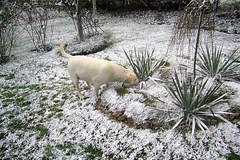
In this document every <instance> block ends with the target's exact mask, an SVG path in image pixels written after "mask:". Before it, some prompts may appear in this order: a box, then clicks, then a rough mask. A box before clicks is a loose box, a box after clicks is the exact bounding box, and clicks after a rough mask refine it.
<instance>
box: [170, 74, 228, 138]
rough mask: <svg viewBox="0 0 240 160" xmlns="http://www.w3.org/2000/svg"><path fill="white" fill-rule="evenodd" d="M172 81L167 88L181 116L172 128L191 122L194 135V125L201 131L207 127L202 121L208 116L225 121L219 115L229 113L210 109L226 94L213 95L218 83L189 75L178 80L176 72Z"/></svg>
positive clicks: (218, 85)
mask: <svg viewBox="0 0 240 160" xmlns="http://www.w3.org/2000/svg"><path fill="white" fill-rule="evenodd" d="M172 82H173V85H172V86H170V85H169V86H168V87H167V88H168V90H169V93H170V94H171V96H172V97H173V99H174V104H175V105H176V106H178V107H180V108H181V113H180V115H181V116H180V117H178V118H176V119H175V120H177V122H176V124H175V125H174V126H173V129H175V128H176V127H178V126H179V125H180V124H181V123H185V124H191V126H192V135H194V132H195V129H196V126H198V127H199V128H200V129H202V130H203V131H204V130H207V129H208V127H207V125H206V124H205V123H204V122H205V120H206V119H207V117H209V116H211V117H218V118H220V119H222V120H224V121H227V120H226V119H225V118H224V117H222V116H221V115H222V114H230V113H227V112H214V111H213V109H212V107H213V106H215V105H217V104H219V103H220V102H222V101H223V97H224V96H225V95H226V94H223V95H221V96H218V97H217V96H215V94H216V92H217V91H218V89H219V87H220V86H221V84H220V83H215V84H209V82H208V79H205V80H198V79H197V78H195V79H193V78H192V77H191V76H187V78H185V79H182V80H180V79H179V77H178V75H177V73H176V72H175V75H174V77H173V78H172Z"/></svg>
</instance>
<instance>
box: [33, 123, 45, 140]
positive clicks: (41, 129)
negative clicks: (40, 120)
mask: <svg viewBox="0 0 240 160" xmlns="http://www.w3.org/2000/svg"><path fill="white" fill-rule="evenodd" d="M33 130H35V131H37V132H39V136H38V139H42V138H43V137H46V136H48V135H49V131H48V129H47V128H46V127H45V126H44V125H42V124H37V125H36V127H34V128H33Z"/></svg>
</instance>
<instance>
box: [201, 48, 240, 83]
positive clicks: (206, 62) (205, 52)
mask: <svg viewBox="0 0 240 160" xmlns="http://www.w3.org/2000/svg"><path fill="white" fill-rule="evenodd" d="M236 53H237V50H234V51H233V52H232V53H231V54H230V56H229V57H224V55H223V51H222V47H216V46H212V47H211V48H210V47H209V46H206V47H205V48H203V47H201V51H200V52H199V53H198V54H199V63H198V66H199V68H200V69H199V71H200V73H202V74H203V75H204V76H209V77H212V78H219V79H222V78H224V79H226V78H236V77H237V76H238V75H239V73H237V72H236V67H238V66H239V65H240V64H236V62H237V61H238V60H239V58H240V55H238V56H236Z"/></svg>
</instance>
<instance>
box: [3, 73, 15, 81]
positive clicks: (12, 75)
mask: <svg viewBox="0 0 240 160" xmlns="http://www.w3.org/2000/svg"><path fill="white" fill-rule="evenodd" d="M2 77H5V80H11V79H13V78H15V74H13V73H10V74H0V78H2Z"/></svg>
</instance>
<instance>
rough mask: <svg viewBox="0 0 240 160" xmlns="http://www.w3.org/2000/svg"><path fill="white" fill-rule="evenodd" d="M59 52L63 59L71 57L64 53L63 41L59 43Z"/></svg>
mask: <svg viewBox="0 0 240 160" xmlns="http://www.w3.org/2000/svg"><path fill="white" fill-rule="evenodd" d="M60 51H61V54H62V56H63V57H66V58H68V59H69V58H71V57H72V55H70V54H68V53H67V52H65V50H64V42H63V41H61V43H60Z"/></svg>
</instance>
